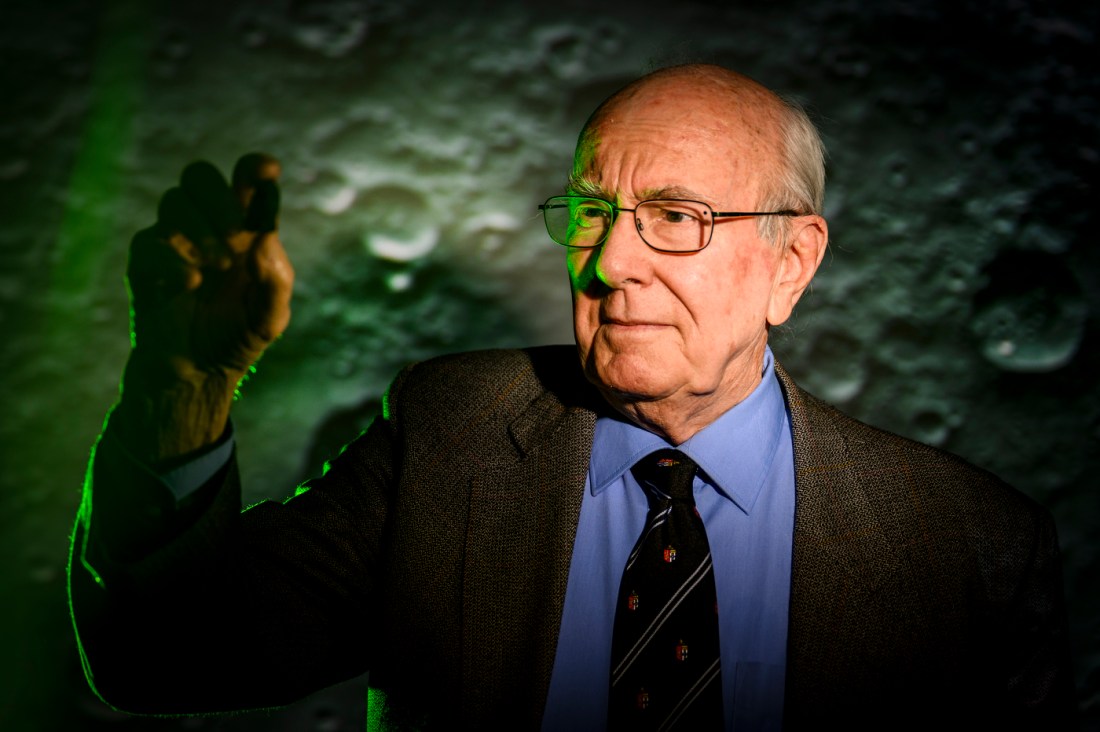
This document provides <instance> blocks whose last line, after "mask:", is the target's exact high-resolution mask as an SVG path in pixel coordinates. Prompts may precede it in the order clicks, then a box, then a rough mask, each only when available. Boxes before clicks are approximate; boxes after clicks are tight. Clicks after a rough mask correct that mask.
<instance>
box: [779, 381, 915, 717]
mask: <svg viewBox="0 0 1100 732" xmlns="http://www.w3.org/2000/svg"><path fill="white" fill-rule="evenodd" d="M776 375H777V376H778V377H779V382H780V384H781V386H782V388H783V393H784V396H785V397H786V399H787V405H788V408H789V409H790V414H791V430H792V436H793V442H794V461H795V526H794V548H793V560H792V569H791V600H790V622H789V630H788V646H787V648H788V651H787V705H788V709H790V708H791V705H792V704H794V705H797V704H798V703H799V699H800V698H801V697H802V696H803V691H804V690H808V686H812V685H813V684H814V679H815V678H817V677H818V675H820V674H826V675H828V674H835V673H843V672H844V663H845V662H844V658H843V655H844V654H840V653H837V652H835V651H836V649H835V647H834V646H835V643H836V641H834V640H833V639H835V638H837V637H847V636H849V635H850V632H851V631H852V630H853V629H863V630H866V631H867V632H868V633H873V632H874V626H875V625H876V623H877V622H878V621H877V620H875V619H874V618H875V617H876V616H875V611H874V610H873V608H874V606H875V605H876V603H875V601H874V596H875V595H876V594H877V593H879V592H880V591H882V590H883V589H884V588H885V587H886V586H887V585H889V584H890V583H892V582H897V581H899V578H900V577H901V576H902V574H903V569H904V568H903V562H902V561H901V560H900V558H899V556H898V553H897V550H896V548H895V546H894V544H893V543H892V542H891V541H889V540H888V536H887V532H886V530H885V529H884V527H883V525H882V519H881V515H882V512H881V507H880V506H879V505H877V504H878V502H877V501H876V500H875V497H874V496H873V495H871V494H870V493H869V491H873V490H874V485H875V482H876V481H875V473H876V471H877V470H884V469H886V468H888V467H889V466H876V465H873V464H869V463H868V462H867V460H866V458H865V457H864V458H859V459H857V458H855V457H853V455H852V453H853V450H854V451H855V452H860V451H861V449H862V447H863V446H861V445H856V444H853V442H854V441H856V440H858V438H857V437H856V436H855V432H854V431H848V430H846V429H845V428H844V426H845V424H846V423H847V422H846V421H845V420H847V419H848V418H846V417H843V416H842V415H840V414H839V413H837V412H836V411H835V410H833V409H832V408H831V407H828V406H827V405H825V404H823V403H822V402H819V401H818V400H817V399H815V398H814V397H812V396H810V395H809V394H807V393H806V392H804V391H802V390H801V389H800V388H799V387H798V386H797V385H796V384H795V383H794V382H793V381H792V380H791V378H790V376H789V375H788V374H787V373H786V372H785V371H784V370H783V369H782V368H781V367H780V366H779V365H778V364H776ZM842 631H843V632H842Z"/></svg>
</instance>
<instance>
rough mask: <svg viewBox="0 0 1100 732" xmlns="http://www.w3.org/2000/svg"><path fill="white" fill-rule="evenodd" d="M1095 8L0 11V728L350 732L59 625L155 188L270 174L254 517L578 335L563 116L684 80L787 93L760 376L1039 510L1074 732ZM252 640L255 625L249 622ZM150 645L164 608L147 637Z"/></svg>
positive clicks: (1089, 701) (1097, 144)
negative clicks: (106, 698) (462, 370)
mask: <svg viewBox="0 0 1100 732" xmlns="http://www.w3.org/2000/svg"><path fill="white" fill-rule="evenodd" d="M1098 14H1100V10H1098V7H1097V6H1096V5H1095V4H1085V3H1070V2H1066V3H1048V2H1038V1H1037V0H1034V1H1033V0H1018V1H1017V0H1013V1H1009V0H1003V1H1000V2H994V1H989V2H979V1H971V0H929V1H927V2H918V1H916V0H913V1H906V0H897V1H894V2H882V3H863V2H856V1H855V0H823V1H821V2H795V1H794V0H777V1H776V2H769V3H748V2H701V1H699V0H682V1H680V2H675V3H659V2H650V1H648V0H642V1H640V2H632V3H626V2H612V3H582V2H579V1H576V0H563V1H562V2H553V3H550V2H542V3H533V2H505V1H504V0H484V1H482V2H478V1H477V0H471V1H470V2H467V3H449V4H443V3H440V2H433V1H432V0H408V1H407V2H396V1H393V0H389V1H386V0H317V1H307V0H276V1H275V2H260V0H245V1H243V2H233V3H227V2H212V1H211V0H195V1H194V2H190V3H167V2H143V1H141V0H117V1H110V0H104V1H102V2H92V1H91V0H87V1H82V0H59V1H58V2H30V1H28V0H14V1H13V2H8V3H5V6H4V10H3V12H2V13H0V17H2V18H3V20H2V21H0V54H2V55H0V61H2V63H0V78H2V79H3V86H2V88H3V94H4V105H3V113H2V117H0V211H2V212H3V219H2V220H3V225H2V226H0V332H2V333H3V336H2V338H0V343H2V346H0V369H2V371H0V376H2V378H0V403H2V405H3V419H2V420H0V461H2V465H3V470H2V471H0V522H2V523H0V558H2V559H0V562H2V564H0V597H2V598H3V602H2V603H0V618H2V619H3V622H2V623H0V634H2V635H0V658H2V659H3V662H2V665H0V678H2V679H3V681H2V683H0V729H4V730H69V731H73V732H83V731H86V730H87V731H91V730H95V731H99V730H120V731H122V730H126V731H129V732H136V731H139V730H140V731H142V732H144V731H146V730H219V731H220V730H226V731H229V730H232V731H234V732H244V731H248V732H260V731H263V732H276V731H280V732H281V731H284V730H285V731H290V730H294V731H299V730H308V731H315V732H343V731H344V730H361V729H363V726H364V718H365V709H366V705H367V701H366V695H367V691H366V689H367V678H366V677H362V678H357V679H352V680H349V681H348V682H346V683H344V684H342V685H340V686H337V687H334V688H331V689H328V690H324V691H321V692H318V693H317V694H315V695H314V696H311V697H309V698H307V699H304V700H302V701H300V702H298V703H296V704H294V705H292V706H290V707H286V708H283V709H277V710H269V711H260V712H249V713H246V714H242V715H238V716H232V717H199V718H189V719H170V718H135V717H129V716H127V715H125V714H123V713H121V712H118V711H114V710H112V709H111V708H109V707H108V706H106V705H105V704H103V703H102V702H101V701H99V699H98V698H97V697H96V696H95V695H94V694H93V693H92V692H91V691H90V689H89V687H88V685H87V683H86V682H85V680H84V675H83V671H82V670H81V664H80V657H79V654H78V652H77V648H76V641H75V639H74V636H73V633H72V626H71V622H70V619H69V614H68V608H67V602H66V591H65V586H66V578H65V567H66V561H67V553H68V538H69V535H70V532H71V527H72V521H73V517H74V515H75V512H76V509H77V505H78V502H79V499H80V493H81V488H82V484H83V479H84V472H85V467H86V463H87V460H88V456H89V450H90V448H91V445H92V444H93V442H94V440H95V437H96V435H97V434H98V432H99V430H100V427H101V425H102V421H103V417H104V415H105V414H106V412H107V410H108V408H109V407H110V405H111V404H112V403H113V401H114V400H115V399H116V397H117V393H118V380H119V376H120V374H121V371H122V368H123V365H124V364H125V360H126V356H127V352H128V349H129V345H130V342H129V332H128V308H127V295H126V289H125V285H124V282H123V274H124V272H125V268H126V256H127V246H128V244H129V241H130V238H131V237H132V236H133V234H134V232H136V231H138V230H139V229H141V228H144V227H146V226H148V225H150V224H151V223H152V222H153V220H154V218H155V216H156V211H157V202H158V199H159V197H160V195H161V194H162V193H163V191H164V190H165V189H167V188H168V187H170V186H172V185H174V183H175V181H176V179H177V177H178V175H179V171H180V170H181V168H183V166H184V165H186V164H187V163H189V162H191V161H193V160H197V159H205V160H209V161H210V162H212V163H214V164H215V165H217V166H219V167H220V168H221V169H222V170H225V171H228V170H229V169H231V167H232V165H233V162H234V161H235V160H236V159H237V157H238V156H240V155H241V154H243V153H247V152H250V151H254V150H263V151H266V152H269V153H271V154H273V155H276V156H277V157H278V158H279V159H280V160H281V162H282V166H283V178H282V182H281V200H282V209H281V214H280V231H281V239H282V241H283V242H284V244H285V246H286V248H287V251H288V253H289V256H290V258H291V260H292V261H293V263H294V265H295V268H296V272H297V276H296V285H295V291H294V296H293V302H292V307H293V319H292V321H291V324H290V327H289V329H288V330H287V332H286V333H285V335H284V336H283V337H282V338H281V340H280V341H279V342H277V343H276V344H275V345H274V346H273V347H272V348H271V349H270V350H269V352H268V353H266V354H265V355H264V357H263V360H262V361H261V362H260V363H259V365H258V369H257V371H256V373H255V374H254V375H252V377H251V378H250V379H249V380H248V382H247V383H245V384H244V385H243V386H242V389H241V397H240V399H239V402H238V403H237V405H236V406H235V411H234V424H235V429H236V436H237V444H238V446H239V459H240V465H241V469H242V478H243V482H244V486H245V493H246V495H245V500H246V502H249V503H251V502H255V501H259V500H262V499H265V498H274V499H282V498H284V497H286V496H288V495H290V494H292V493H293V492H294V488H295V486H296V485H297V484H298V483H299V482H301V481H303V480H305V479H306V478H308V477H309V476H311V475H314V474H317V473H319V471H320V470H321V469H322V466H323V464H324V461H325V460H326V458H328V457H331V456H333V455H334V454H335V453H336V452H337V451H338V450H339V449H340V446H341V445H343V444H344V443H346V442H347V441H349V440H351V439H353V438H354V437H355V436H356V435H357V434H358V433H359V432H361V431H362V430H363V429H365V428H366V426H367V425H368V424H369V423H370V420H371V419H372V418H373V416H374V415H376V414H377V413H378V412H379V411H380V406H381V397H382V395H383V393H384V391H385V389H386V387H387V385H388V383H389V382H390V380H391V379H392V378H393V376H394V374H395V373H396V372H397V370H398V369H400V368H401V367H402V366H403V365H405V364H407V363H409V362H411V361H414V360H419V359H425V358H429V357H431V356H434V355H438V354H442V353H448V352H453V351H458V350H469V349H480V348H491V347H518V346H527V345H535V344H545V343H567V342H571V341H572V329H571V320H570V304H569V293H568V285H567V278H566V272H565V267H564V253H563V250H562V249H561V247H559V246H557V245H555V244H553V243H552V242H551V241H550V240H549V238H548V237H547V235H546V232H545V230H544V228H543V224H542V220H541V218H540V216H539V214H538V211H537V206H538V204H539V203H542V202H543V201H544V200H545V199H546V198H547V197H548V196H551V195H556V194H559V193H561V192H562V189H563V185H564V183H565V178H566V175H567V174H568V171H569V168H570V165H571V162H572V154H573V146H574V144H575V142H576V135H577V132H578V131H579V130H580V127H581V125H582V124H583V123H584V121H585V119H586V117H587V115H588V114H589V113H590V112H591V111H592V110H593V109H594V108H595V106H596V105H597V104H598V103H599V102H600V101H601V100H602V99H603V98H605V97H606V96H607V95H608V94H610V93H611V92H612V91H614V90H615V89H617V88H619V87H620V86H622V85H623V84H624V83H626V82H628V81H630V80H632V79H634V78H636V77H637V76H639V75H641V74H643V73H645V72H646V71H649V70H652V69H654V68H657V67H660V66H663V65H667V64H672V63H681V62H711V63H718V64H721V65H724V66H728V67H730V68H733V69H737V70H739V71H741V72H743V73H746V74H748V75H750V76H752V77H754V78H756V79H758V80H760V81H761V82H762V83H764V84H765V85H767V86H769V87H771V88H773V89H776V90H779V91H781V92H784V93H786V94H789V95H791V96H793V97H794V98H796V99H798V100H800V101H801V102H802V103H803V104H805V105H806V106H807V108H808V110H809V111H810V113H811V116H812V117H813V118H814V120H815V121H816V122H817V124H818V125H819V127H820V129H821V131H822V134H823V138H824V140H825V143H826V146H827V148H828V151H829V158H828V184H827V191H826V209H825V216H826V218H827V219H828V221H829V224H830V235H831V242H830V251H829V253H827V255H826V258H825V261H824V263H823V265H822V267H821V270H820V271H819V274H818V276H817V278H816V279H815V281H814V284H813V286H812V290H811V291H809V292H808V293H807V294H806V296H805V297H804V298H803V299H802V301H801V303H800V304H799V306H798V308H797V310H796V312H795V315H794V316H793V317H792V319H791V320H790V321H789V322H788V323H787V324H786V325H784V326H782V327H781V328H779V329H777V330H775V331H773V332H772V335H771V339H770V342H771V345H772V348H773V350H774V352H775V354H776V357H777V358H778V359H779V360H780V361H781V362H782V363H783V365H784V366H785V368H786V369H787V370H788V371H789V372H790V373H791V374H792V375H793V376H794V378H795V379H797V380H798V381H799V383H800V384H801V385H802V386H803V387H804V388H806V389H808V390H810V391H811V392H813V393H815V394H817V395H818V396H819V397H821V398H823V399H825V400H826V401H828V402H830V403H832V404H834V405H836V406H837V407H839V408H840V409H841V410H843V411H845V412H847V413H849V414H851V415H853V416H855V417H857V418H858V419H861V420H863V421H866V422H869V423H871V424H873V425H876V426H878V427H882V428H885V429H888V430H891V431H894V432H897V433H900V434H902V435H905V436H907V437H911V438H914V439H917V440H920V441H923V442H926V443H929V444H932V445H935V446H938V447H941V448H943V449H946V450H949V451H951V452H954V453H957V454H959V455H961V456H962V457H964V458H965V459H967V460H968V461H970V462H973V463H975V464H977V465H980V466H982V467H984V468H987V469H989V470H990V471H992V472H994V473H996V474H997V475H999V476H1000V477H1001V478H1003V479H1005V480H1006V481H1008V482H1009V483H1011V484H1012V485H1014V486H1015V487H1017V488H1018V489H1019V490H1021V491H1022V492H1024V493H1026V494H1027V495H1029V496H1030V497H1032V498H1033V499H1034V500H1035V501H1037V502H1039V503H1040V504H1042V505H1043V506H1045V507H1046V508H1047V509H1049V510H1050V511H1051V513H1052V514H1053V515H1054V518H1055V521H1056V523H1057V525H1058V530H1059V536H1060V541H1061V546H1062V551H1063V563H1064V572H1065V577H1064V581H1065V590H1066V597H1067V600H1068V604H1069V613H1070V625H1071V631H1072V643H1073V654H1074V665H1075V672H1076V682H1077V687H1078V694H1079V700H1080V708H1081V714H1082V723H1083V726H1084V727H1085V728H1086V729H1094V730H1095V729H1100V591H1098V587H1100V557H1098V554H1100V530H1098V522H1100V491H1098V488H1097V478H1096V476H1097V475H1100V450H1098V440H1100V385H1098V382H1097V374H1098V373H1100V350H1098V349H1097V339H1098V336H1100V332H1098V327H1097V323H1098V321H1097V315H1098V314H1100V246H1098V245H1097V243H1096V241H1095V239H1096V236H1095V234H1096V232H1097V231H1098V230H1100V227H1098V228H1093V227H1097V226H1098V225H1100V199H1098V189H1097V182H1098V171H1100V135H1098V132H1100V96H1098V94H1097V90H1098V86H1100V74H1098V73H1097V72H1098V68H1097V62H1096V61H1095V59H1094V55H1093V54H1094V52H1095V47H1096V45H1097V38H1096V34H1097V29H1098V28H1100V24H1098V22H1097V21H1098V18H1097V15H1098ZM239 622H241V623H247V622H248V619H247V618H241V619H239ZM150 623H151V627H152V628H155V627H156V620H155V619H151V620H150Z"/></svg>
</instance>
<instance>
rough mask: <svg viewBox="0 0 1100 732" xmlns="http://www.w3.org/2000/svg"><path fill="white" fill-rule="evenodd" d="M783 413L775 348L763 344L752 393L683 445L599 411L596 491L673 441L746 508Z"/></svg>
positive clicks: (592, 475) (593, 473)
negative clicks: (646, 456) (667, 440)
mask: <svg viewBox="0 0 1100 732" xmlns="http://www.w3.org/2000/svg"><path fill="white" fill-rule="evenodd" d="M785 416H786V403H785V401H784V400H783V392H782V391H781V390H780V388H779V382H778V380H776V378H775V363H774V359H773V357H772V352H771V348H769V347H765V350H764V365H763V368H762V370H761V379H760V383H759V384H757V386H756V388H755V389H754V390H753V391H752V393H751V394H749V396H748V397H747V398H745V399H744V400H743V401H741V402H740V403H738V404H736V405H734V406H733V407H732V408H730V409H729V410H727V411H726V412H725V413H723V414H722V416H720V417H719V418H718V419H716V420H715V421H713V422H711V423H710V424H709V425H707V426H706V427H704V428H703V429H701V430H700V431H699V432H697V433H695V434H694V435H692V436H691V438H690V439H688V440H687V441H686V442H684V443H683V444H682V445H679V446H676V445H670V444H669V443H668V442H666V441H665V440H664V439H662V438H661V437H658V436H657V435H655V434H653V433H652V432H648V431H646V430H644V429H642V428H641V427H638V426H636V425H634V424H632V423H630V422H627V421H626V420H625V419H623V418H622V417H620V416H618V415H610V416H601V417H599V418H598V419H597V420H596V433H595V436H594V439H593V443H592V461H591V463H590V464H589V467H588V472H589V479H590V485H591V490H592V495H598V494H599V493H601V492H602V491H604V490H605V489H606V488H607V487H608V486H609V485H610V484H611V483H613V482H614V481H616V480H618V479H619V478H621V477H622V475H623V474H624V473H625V472H626V471H628V470H630V467H631V466H632V465H634V463H636V462H638V460H640V459H641V458H642V457H644V456H645V455H648V454H649V453H651V452H653V451H654V450H659V449H661V448H666V447H675V448H676V449H678V450H681V451H682V452H684V453H685V454H686V455H687V456H688V457H690V458H691V459H692V460H694V461H695V463H696V464H697V465H698V466H699V467H700V468H701V469H702V472H703V473H704V475H703V478H704V481H705V482H706V483H707V484H709V485H712V486H713V487H714V488H716V489H717V491H718V493H719V495H722V496H723V497H725V498H727V499H729V500H730V501H732V502H733V503H734V504H735V505H737V507H738V508H740V509H741V510H742V511H744V512H745V513H746V514H747V513H749V512H751V511H752V507H753V504H754V503H756V499H757V497H758V496H759V495H760V490H761V488H762V487H763V486H764V479H765V478H766V477H767V474H768V469H769V467H770V466H771V463H772V460H773V459H774V457H775V451H776V448H777V447H778V446H779V444H780V438H781V437H782V431H783V428H784V425H785V424H786V420H785Z"/></svg>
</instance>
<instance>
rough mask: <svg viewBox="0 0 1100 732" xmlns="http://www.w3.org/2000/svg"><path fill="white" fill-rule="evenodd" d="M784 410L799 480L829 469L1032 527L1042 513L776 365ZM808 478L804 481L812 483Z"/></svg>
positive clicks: (992, 480) (935, 503)
mask: <svg viewBox="0 0 1100 732" xmlns="http://www.w3.org/2000/svg"><path fill="white" fill-rule="evenodd" d="M776 375H777V377H778V378H779V380H780V384H781V385H782V387H783V392H784V396H785V398H786V399H787V405H788V408H789V411H790V415H791V431H792V435H793V438H794V444H795V470H796V473H799V474H802V476H803V477H809V476H813V475H821V474H835V475H836V476H838V477H839V476H844V477H845V478H847V479H850V480H853V481H855V482H858V483H861V484H863V485H864V486H866V487H867V490H868V491H872V489H871V488H870V486H874V488H873V491H872V492H881V493H885V494H888V495H889V494H892V493H896V495H894V496H893V497H894V498H896V499H897V500H898V501H899V502H900V501H901V499H903V498H904V499H905V502H906V503H908V502H910V501H912V500H914V498H915V495H914V494H916V495H919V496H921V497H922V498H923V499H924V500H927V501H929V502H930V503H929V507H932V508H935V509H936V510H937V511H938V512H940V513H942V514H944V515H952V514H955V513H957V512H962V513H964V514H967V515H969V516H972V517H973V516H982V515H983V514H984V516H985V518H986V519H987V520H994V519H997V520H1000V521H1007V522H1009V523H1013V524H1019V523H1024V524H1029V525H1032V526H1033V525H1034V524H1035V522H1037V521H1040V522H1047V521H1049V520H1050V519H1049V514H1048V513H1047V511H1046V509H1044V508H1042V507H1041V506H1040V505H1039V504H1038V503H1036V502H1035V501H1034V500H1033V499H1032V498H1030V497H1029V496H1027V495H1025V494H1023V493H1022V492H1020V491H1018V490H1017V489H1015V488H1013V487H1012V486H1010V485H1009V484H1008V483H1006V482H1005V481H1003V480H1002V479H1000V478H999V477H998V476H996V475H994V474H993V473H991V472H989V471H988V470H985V469H983V468H980V467H978V466H976V465H973V464H972V463H970V462H968V461H967V460H965V459H964V458H962V457H959V456H958V455H955V454H953V453H950V452H947V451H946V450H942V449H940V448H937V447H933V446H931V445H926V444H924V443H921V442H917V441H916V440H912V439H909V438H906V437H902V436H901V435H898V434H895V433H893V432H889V431H887V430H883V429H880V428H878V427H873V426H871V425H868V424H865V423H864V422H860V421H859V420H857V419H855V418H853V417H851V416H849V415H846V414H844V413H843V412H841V411H840V410H838V409H836V408H835V407H833V406H832V405H830V404H828V403H826V402H824V401H822V400H821V399H818V398H817V397H815V396H813V395H812V394H810V393H809V392H807V391H805V390H803V389H802V388H801V387H799V386H798V385H797V384H796V383H795V382H794V380H793V379H792V378H791V377H790V375H789V374H787V373H786V371H784V370H783V369H782V367H779V366H778V365H777V368H776ZM812 482H813V481H811V483H812Z"/></svg>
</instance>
